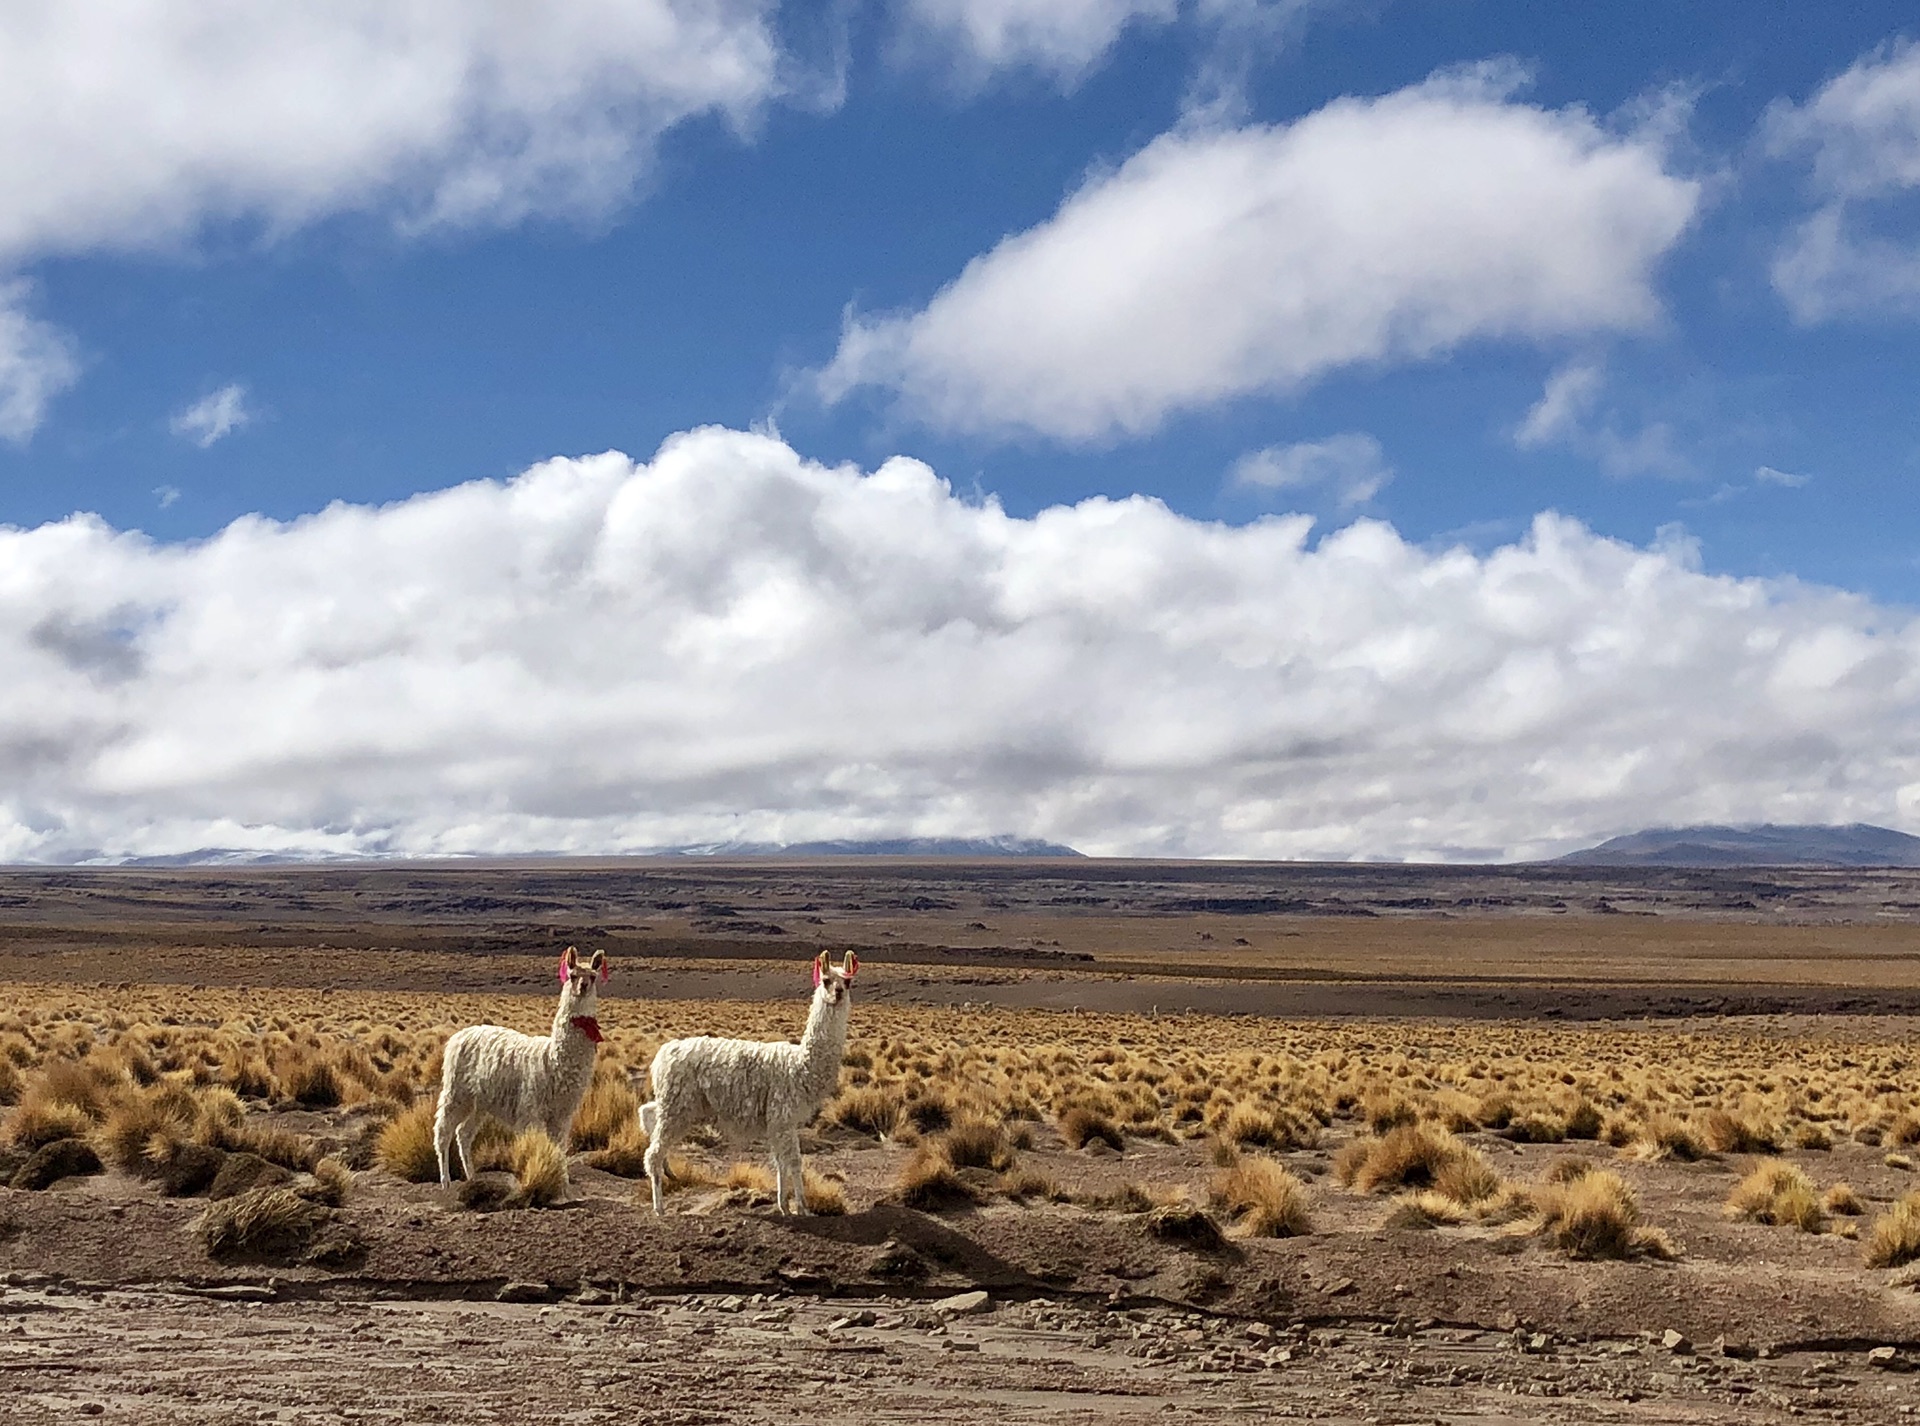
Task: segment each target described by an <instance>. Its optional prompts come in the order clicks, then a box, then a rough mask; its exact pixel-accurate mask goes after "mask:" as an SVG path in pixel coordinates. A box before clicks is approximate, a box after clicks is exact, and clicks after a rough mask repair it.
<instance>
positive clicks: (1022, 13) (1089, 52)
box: [899, 0, 1179, 85]
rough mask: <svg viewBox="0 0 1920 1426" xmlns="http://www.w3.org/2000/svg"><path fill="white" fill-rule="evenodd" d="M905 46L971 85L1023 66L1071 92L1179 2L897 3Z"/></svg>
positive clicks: (1168, 18)
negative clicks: (1131, 32)
mask: <svg viewBox="0 0 1920 1426" xmlns="http://www.w3.org/2000/svg"><path fill="white" fill-rule="evenodd" d="M899 9H900V14H901V18H902V19H903V20H904V21H905V23H906V26H907V36H906V38H907V40H908V43H909V44H910V45H912V46H914V47H916V48H921V49H927V50H931V51H933V52H935V53H938V54H940V55H941V56H943V57H950V58H951V61H952V62H953V63H954V64H955V65H956V66H957V69H958V72H959V74H960V75H961V77H963V78H965V79H968V80H970V81H973V82H978V81H979V80H981V79H984V78H985V77H986V76H987V75H988V74H991V73H992V72H994V71H996V70H1002V69H1012V68H1019V67H1027V68H1032V69H1036V70H1039V71H1040V72H1042V73H1044V74H1050V75H1052V76H1053V77H1054V78H1055V79H1056V80H1057V81H1059V82H1060V83H1061V84H1063V85H1071V84H1072V83H1073V82H1074V81H1076V80H1078V79H1079V78H1080V77H1081V76H1083V75H1084V74H1085V73H1086V72H1087V71H1088V70H1090V69H1092V68H1094V67H1095V66H1096V65H1097V64H1099V62H1100V61H1101V60H1103V59H1104V58H1105V57H1106V55H1107V53H1108V52H1109V51H1110V50H1111V49H1112V48H1113V47H1114V45H1116V44H1117V43H1119V40H1120V36H1121V34H1122V33H1123V32H1124V31H1125V30H1126V29H1127V27H1128V26H1129V25H1133V24H1165V23H1167V22H1169V21H1171V20H1173V19H1174V18H1175V16H1176V15H1177V14H1178V13H1179V4H1178V0H904V3H903V4H901V5H900V7H899Z"/></svg>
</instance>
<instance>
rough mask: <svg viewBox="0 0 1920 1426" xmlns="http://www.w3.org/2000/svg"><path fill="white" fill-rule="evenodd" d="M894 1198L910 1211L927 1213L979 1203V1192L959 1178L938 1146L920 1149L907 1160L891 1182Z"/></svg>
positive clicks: (944, 1150)
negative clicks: (915, 1210)
mask: <svg viewBox="0 0 1920 1426" xmlns="http://www.w3.org/2000/svg"><path fill="white" fill-rule="evenodd" d="M893 1196H894V1198H895V1199H897V1200H898V1201H899V1202H901V1203H904V1204H905V1205H906V1206H907V1207H909V1208H919V1209H923V1210H925V1211H927V1212H930V1213H938V1212H940V1211H942V1210H944V1209H952V1208H965V1207H969V1206H971V1205H973V1204H976V1203H978V1202H979V1201H980V1192H979V1190H978V1189H977V1188H975V1187H974V1186H973V1185H972V1184H971V1183H969V1182H968V1181H967V1180H965V1179H963V1178H962V1177H960V1173H959V1170H957V1169H956V1168H955V1167H954V1164H953V1160H951V1159H949V1158H948V1157H947V1152H946V1149H945V1147H944V1146H942V1145H941V1144H939V1143H937V1142H934V1143H926V1144H922V1145H920V1146H919V1147H918V1148H917V1149H915V1150H914V1151H913V1152H912V1153H911V1154H909V1155H908V1156H907V1161H906V1162H905V1163H904V1164H902V1165H901V1166H900V1172H899V1174H898V1175H897V1176H896V1177H895V1178H894V1181H893Z"/></svg>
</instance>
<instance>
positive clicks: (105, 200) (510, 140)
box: [0, 0, 779, 264]
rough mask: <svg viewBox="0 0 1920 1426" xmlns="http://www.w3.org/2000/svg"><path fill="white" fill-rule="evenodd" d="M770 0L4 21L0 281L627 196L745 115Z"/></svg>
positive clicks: (574, 208) (17, 15)
mask: <svg viewBox="0 0 1920 1426" xmlns="http://www.w3.org/2000/svg"><path fill="white" fill-rule="evenodd" d="M773 8H774V0H548V3H546V4H542V5H524V4H454V5H449V4H444V3H441V0H326V3H322V4H308V5H257V4H249V3H240V2H239V0H216V2H215V3H198V4H179V3H173V0H119V3H116V4H115V5H113V6H111V7H110V11H109V12H106V13H103V12H102V10H101V9H100V7H98V6H89V5H75V4H71V3H66V0H26V3H17V4H10V5H7V6H5V7H3V8H0V264H4V263H7V262H14V263H18V262H20V261H24V260H26V259H28V258H31V257H35V256H39V255H42V254H45V253H50V252H57V251H74V250H82V249H90V248H138V247H146V246H150V245H153V244H156V243H168V242H174V241H178V240H181V239H183V238H188V237H191V236H192V234H193V233H194V232H195V231H196V230H197V229H198V228H200V227H201V226H202V225H203V224H204V223H206V222H209V221H215V222H217V221H222V220H233V219H239V220H246V221H255V222H261V223H264V224H266V225H268V226H269V227H273V228H286V227H291V226H297V225H299V224H302V223H305V222H308V221H310V220H312V219H315V218H317V217H320V216H322V215H325V214H328V213H333V212H338V211H345V210H356V209H378V210H382V211H391V212H394V213H396V214H397V215H399V216H400V217H401V219H402V221H403V222H404V223H407V224H413V225H417V224H436V223H475V222H511V221H514V220H516V219H519V218H521V217H523V216H525V215H527V214H529V213H549V212H563V213H574V212H580V211H583V210H584V211H589V212H593V211H599V210H603V209H605V208H606V207H607V206H609V205H610V204H613V203H615V202H618V201H619V200H620V199H622V198H624V197H625V196H626V195H627V193H628V192H629V190H630V188H631V186H632V185H633V183H634V181H635V178H636V176H637V175H638V174H639V173H640V171H641V170H642V168H643V166H644V164H645V161H646V158H647V154H648V152H649V147H650V145H651V144H652V142H653V140H654V139H655V138H656V137H658V135H659V134H661V133H662V132H663V131H664V130H666V129H667V128H669V127H671V126H672V125H674V124H676V123H678V122H680V121H682V120H684V119H687V118H689V117H692V116H694V115H700V114H709V113H717V114H720V115H723V116H726V117H727V118H729V119H731V120H732V121H734V122H736V123H745V122H747V121H749V120H750V118H751V116H752V115H753V114H754V113H755V111H756V110H757V108H758V107H759V106H760V105H761V104H763V103H764V102H765V101H766V100H767V99H768V98H769V97H771V96H772V95H773V94H774V93H775V92H776V89H777V87H778V80H777V74H776V71H777V69H778V58H779V56H778V50H777V46H776V43H775V40H774V38H773V36H772V34H771V32H770V29H769V21H768V16H769V13H770V12H771V11H772V9H773Z"/></svg>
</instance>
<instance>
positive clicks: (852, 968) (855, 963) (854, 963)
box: [842, 951, 860, 980]
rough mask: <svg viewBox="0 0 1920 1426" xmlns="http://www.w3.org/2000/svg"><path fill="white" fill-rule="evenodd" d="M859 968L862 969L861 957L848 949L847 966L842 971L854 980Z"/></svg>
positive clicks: (849, 978)
mask: <svg viewBox="0 0 1920 1426" xmlns="http://www.w3.org/2000/svg"><path fill="white" fill-rule="evenodd" d="M859 969H860V957H858V956H856V955H855V954H854V953H853V952H852V951H848V952H847V962H846V967H845V969H844V971H843V972H842V973H843V974H844V975H845V976H846V978H847V979H848V980H852V979H853V977H854V973H855V972H856V971H858V970H859Z"/></svg>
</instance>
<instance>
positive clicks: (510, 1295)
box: [493, 1282, 553, 1302]
mask: <svg viewBox="0 0 1920 1426" xmlns="http://www.w3.org/2000/svg"><path fill="white" fill-rule="evenodd" d="M552 1298H553V1289H552V1288H550V1287H548V1286H547V1285H546V1284H545V1283H544V1282H508V1283H502V1284H501V1285H500V1290H499V1291H498V1292H496V1293H494V1295H493V1300H494V1301H495V1302H548V1301H551V1300H552Z"/></svg>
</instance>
